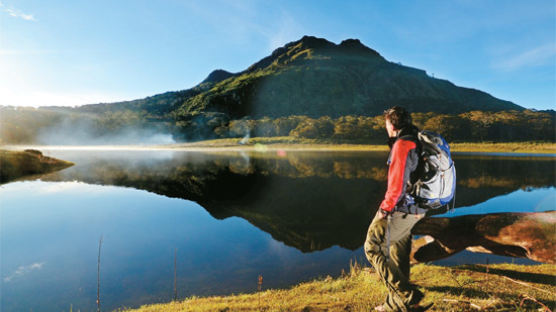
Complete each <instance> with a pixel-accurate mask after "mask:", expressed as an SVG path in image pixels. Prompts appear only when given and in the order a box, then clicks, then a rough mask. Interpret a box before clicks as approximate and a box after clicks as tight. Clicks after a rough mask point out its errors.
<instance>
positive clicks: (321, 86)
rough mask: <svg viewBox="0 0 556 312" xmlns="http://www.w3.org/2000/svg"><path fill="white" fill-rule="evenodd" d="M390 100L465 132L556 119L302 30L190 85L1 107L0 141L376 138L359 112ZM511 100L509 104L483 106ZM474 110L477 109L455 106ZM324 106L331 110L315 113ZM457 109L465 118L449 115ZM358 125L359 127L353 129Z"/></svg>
mask: <svg viewBox="0 0 556 312" xmlns="http://www.w3.org/2000/svg"><path fill="white" fill-rule="evenodd" d="M393 105H402V106H405V107H406V108H408V109H409V110H410V111H411V112H414V113H420V112H427V113H428V112H431V114H437V115H438V114H451V115H452V117H451V118H452V119H450V121H443V120H444V119H445V118H444V117H442V116H438V117H437V118H436V119H434V120H432V121H431V119H432V117H433V116H432V115H430V114H427V115H426V116H425V117H426V118H427V119H428V120H429V121H431V122H428V124H426V126H427V127H428V128H431V127H432V128H434V129H436V128H438V127H440V126H442V127H443V128H442V129H440V128H439V129H436V130H437V131H439V132H440V133H443V134H444V135H445V136H446V137H448V138H450V139H458V140H469V139H470V138H469V136H471V140H472V141H473V140H485V139H489V140H506V141H508V140H510V141H511V140H524V139H525V140H547V133H548V134H550V133H553V132H552V131H550V130H548V131H546V130H545V129H553V124H554V119H555V115H554V113H549V114H544V113H542V112H539V113H534V112H530V111H527V110H525V109H524V108H523V107H521V106H519V105H516V104H514V103H512V102H509V101H504V100H500V99H497V98H495V97H493V96H491V95H489V94H487V93H485V92H482V91H479V90H474V89H469V88H463V87H458V86H456V85H454V84H453V83H451V82H449V81H447V80H442V79H437V78H433V77H430V76H428V75H427V73H426V72H425V71H424V70H420V69H416V68H412V67H408V66H403V65H401V64H397V63H393V62H390V61H388V60H386V59H385V58H384V57H383V56H381V55H380V54H379V53H378V52H377V51H375V50H373V49H371V48H369V47H367V46H365V45H363V44H362V43H361V42H360V41H359V40H357V39H347V40H344V41H342V42H341V43H340V44H335V43H332V42H330V41H327V40H325V39H322V38H316V37H310V36H305V37H303V38H301V39H300V40H297V41H294V42H290V43H288V44H286V45H285V46H283V47H280V48H278V49H276V50H274V51H273V52H272V53H271V54H270V55H269V56H267V57H265V58H263V59H261V60H259V61H258V62H256V63H254V64H252V65H251V66H249V67H248V68H246V69H245V70H243V71H241V72H238V73H230V72H227V71H225V70H222V69H218V70H215V71H213V72H212V73H210V74H209V75H208V77H207V78H206V79H204V80H203V81H202V82H200V83H199V84H198V85H196V86H195V87H193V88H190V89H187V90H181V91H170V92H165V93H162V94H157V95H154V96H150V97H147V98H144V99H138V100H132V101H125V102H117V103H100V104H90V105H83V106H80V107H76V108H69V107H42V108H40V109H37V110H34V109H33V110H23V109H15V108H12V107H0V143H12V144H13V143H41V144H67V142H66V139H67V138H72V140H73V141H77V142H81V143H80V144H85V142H92V141H94V142H99V141H100V142H104V143H105V144H109V143H110V144H120V142H127V143H128V144H132V143H136V141H137V140H142V139H143V138H145V137H151V136H152V135H151V134H155V133H164V134H168V136H170V137H172V138H173V140H177V141H189V140H199V139H208V138H226V137H238V136H239V137H244V136H246V135H254V136H287V135H294V136H298V137H304V138H332V137H333V138H335V139H348V138H351V139H353V138H359V139H365V140H366V141H365V142H375V141H377V139H379V137H378V136H376V135H375V134H377V133H378V132H377V131H374V130H373V129H375V128H376V127H375V126H374V125H376V124H377V122H379V120H378V119H377V120H371V121H369V120H367V121H365V120H363V119H364V118H367V117H368V118H370V117H372V116H378V115H381V114H382V112H383V111H384V110H385V109H386V108H389V107H391V106H393ZM508 110H514V112H511V113H510V112H507V114H505V115H504V112H502V113H499V114H500V115H501V116H486V115H489V114H491V113H490V112H500V111H508ZM470 111H481V112H475V113H473V114H468V115H469V116H467V115H466V116H463V117H462V116H456V115H457V114H460V113H465V112H470ZM481 114H483V115H485V116H483V117H481V116H482V115H481ZM516 114H517V115H519V116H514V115H516ZM299 115H303V116H304V117H299ZM347 115H353V116H359V117H358V118H363V119H361V120H359V119H358V121H353V120H352V119H353V118H352V119H349V118H348V119H349V120H348V119H345V118H344V117H343V116H347ZM479 115H481V116H479ZM502 115H504V116H502ZM506 115H508V116H506ZM510 115H511V116H510ZM296 116H297V117H296ZM323 116H328V117H331V118H332V119H335V120H333V121H331V120H328V121H327V120H326V119H327V118H324V120H321V122H320V123H316V122H315V121H314V119H317V118H319V117H323ZM365 116H366V117H365ZM427 116H428V117H427ZM263 117H269V118H263ZM283 117H287V118H283ZM422 117H423V116H422ZM510 117H511V118H510ZM342 118H344V119H342ZM350 118H351V117H350ZM443 118H444V119H443ZM462 118H463V119H465V120H463V121H462V122H463V123H462V122H460V123H457V122H456V120H454V119H458V120H459V119H462ZM512 118H513V119H512ZM321 119H322V118H321ZM379 119H380V118H379ZM421 119H423V118H421ZM257 120H258V121H257ZM350 120H351V121H350ZM482 120H490V121H489V122H482ZM511 120H518V121H519V120H524V121H525V122H522V123H516V122H514V121H511ZM255 121H257V122H258V123H256V122H255ZM259 121H261V122H259ZM425 121H427V120H424V121H423V122H425ZM433 121H434V122H433ZM459 121H461V120H459ZM537 121H538V122H537ZM497 123H502V124H503V125H501V126H500V127H499V126H498V124H497ZM424 125H425V124H424ZM518 126H519V127H521V128H519V127H518ZM446 127H448V128H449V127H452V128H454V129H466V130H467V129H468V128H469V129H478V130H477V131H475V132H477V133H475V132H473V131H467V132H466V135H467V136H465V135H464V136H462V135H461V133H460V134H457V133H453V134H450V133H448V132H449V130H450V129H447V128H446ZM473 127H474V128H473ZM356 128H357V129H359V130H361V131H362V132H363V133H364V136H363V137H361V136H360V135H359V134H356V133H357V131H358V130H357V129H356ZM510 128H511V129H510ZM138 129H139V130H141V131H139V132H138V131H137V130H138ZM524 129H525V130H524ZM294 130H295V131H294ZM371 130H373V131H374V132H373V131H371ZM375 130H376V129H375ZM361 131H360V132H361ZM380 131H381V132H380V140H382V136H383V133H382V129H380ZM371 132H372V133H374V134H372V133H371ZM452 132H453V131H452ZM460 132H461V131H460ZM472 132H473V133H472ZM533 132H534V133H533ZM80 134H82V135H80ZM130 134H133V137H135V138H136V139H133V140H134V141H133V142H130V141H129V137H130ZM346 134H348V135H347V136H346ZM506 134H508V135H506ZM516 134H520V135H516ZM373 135H374V137H373V138H370V137H368V136H373ZM114 138H121V140H120V139H118V140H115V139H114ZM548 139H550V140H552V139H553V137H548ZM373 140H374V141H373ZM73 141H72V142H73ZM147 141H148V142H151V141H150V139H149V140H147ZM114 142H116V143H114ZM139 142H140V143H141V142H143V141H139ZM375 143H376V142H375ZM95 144H97V143H95Z"/></svg>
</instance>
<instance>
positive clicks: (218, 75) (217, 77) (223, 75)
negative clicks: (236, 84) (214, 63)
mask: <svg viewBox="0 0 556 312" xmlns="http://www.w3.org/2000/svg"><path fill="white" fill-rule="evenodd" d="M233 75H234V74H232V73H230V72H228V71H225V70H223V69H216V70H213V71H212V72H211V73H210V74H209V75H208V77H207V78H205V80H203V81H202V82H201V83H207V82H212V83H216V82H220V81H222V80H225V79H228V78H230V77H232V76H233Z"/></svg>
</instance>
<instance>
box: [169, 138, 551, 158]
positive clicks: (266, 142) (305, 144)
mask: <svg viewBox="0 0 556 312" xmlns="http://www.w3.org/2000/svg"><path fill="white" fill-rule="evenodd" d="M171 147H175V148H220V149H241V150H261V151H264V150H275V149H288V150H331V151H388V146H386V145H373V144H364V143H357V142H350V143H345V142H335V141H331V140H316V139H299V138H295V137H255V138H250V139H248V140H244V139H241V138H228V139H216V140H206V141H199V142H193V143H182V144H172V145H171ZM450 147H451V149H452V151H454V152H488V153H539V154H556V143H547V142H506V143H493V142H482V143H451V144H450Z"/></svg>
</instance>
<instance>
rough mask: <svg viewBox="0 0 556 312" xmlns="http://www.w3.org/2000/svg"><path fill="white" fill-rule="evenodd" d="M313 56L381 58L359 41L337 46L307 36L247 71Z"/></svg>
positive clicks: (280, 49) (287, 45) (348, 41)
mask: <svg viewBox="0 0 556 312" xmlns="http://www.w3.org/2000/svg"><path fill="white" fill-rule="evenodd" d="M313 54H320V55H326V56H330V55H336V56H337V55H340V54H360V55H361V54H367V55H371V56H379V57H381V56H380V54H378V52H376V51H375V50H373V49H371V48H369V47H367V46H365V45H364V44H362V43H361V41H359V40H358V39H346V40H344V41H342V42H341V43H340V44H335V43H333V42H330V41H328V40H326V39H324V38H318V37H315V36H308V35H305V36H303V37H302V38H301V39H299V40H296V41H292V42H289V43H287V44H285V45H284V46H283V47H280V48H277V49H276V50H274V51H272V54H271V55H269V56H267V57H265V58H263V59H262V60H260V61H259V62H257V63H255V64H253V65H251V66H250V67H249V68H248V69H247V70H246V71H252V70H257V69H261V68H265V67H267V66H269V65H271V64H273V63H275V62H276V63H281V64H285V63H289V62H291V61H293V60H295V59H304V58H311V55H313ZM300 56H302V57H300ZM381 58H382V57H381Z"/></svg>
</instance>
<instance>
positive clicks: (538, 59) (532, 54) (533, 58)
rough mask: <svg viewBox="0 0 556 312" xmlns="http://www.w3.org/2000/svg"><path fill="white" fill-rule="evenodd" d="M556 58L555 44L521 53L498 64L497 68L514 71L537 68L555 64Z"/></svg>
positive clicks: (495, 65)
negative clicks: (551, 63)
mask: <svg viewBox="0 0 556 312" xmlns="http://www.w3.org/2000/svg"><path fill="white" fill-rule="evenodd" d="M555 57H556V44H554V43H553V42H551V43H548V44H545V45H542V46H538V47H536V48H534V49H530V50H527V51H524V52H521V53H519V54H517V55H513V56H510V57H508V58H506V59H504V60H502V61H500V62H498V63H496V64H494V67H495V68H498V69H502V70H506V71H512V70H517V69H520V68H523V67H535V66H542V65H546V64H549V63H550V62H554V59H555Z"/></svg>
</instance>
